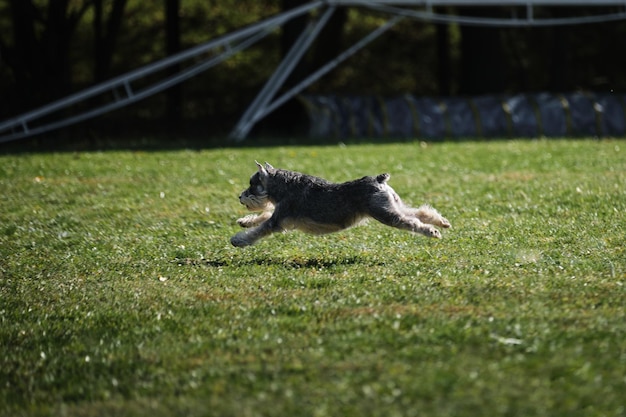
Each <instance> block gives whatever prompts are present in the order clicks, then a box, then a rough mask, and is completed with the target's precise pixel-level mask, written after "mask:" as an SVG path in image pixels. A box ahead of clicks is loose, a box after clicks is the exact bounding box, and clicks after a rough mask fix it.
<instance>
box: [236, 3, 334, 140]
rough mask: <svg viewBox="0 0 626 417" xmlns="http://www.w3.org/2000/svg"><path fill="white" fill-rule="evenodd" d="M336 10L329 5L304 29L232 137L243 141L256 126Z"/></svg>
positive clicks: (240, 121) (244, 115) (238, 124)
mask: <svg viewBox="0 0 626 417" xmlns="http://www.w3.org/2000/svg"><path fill="white" fill-rule="evenodd" d="M334 11H335V7H329V8H328V9H326V11H325V12H324V14H323V15H322V16H321V17H320V18H319V20H317V22H314V23H309V25H308V26H307V27H306V28H305V29H304V30H303V31H302V33H301V34H300V36H299V37H298V39H297V40H296V42H295V43H294V45H293V46H292V47H291V49H290V50H289V52H288V53H287V55H285V58H283V60H282V62H281V63H280V65H279V66H278V68H276V71H275V72H274V74H273V75H272V76H271V77H270V79H269V80H268V81H267V83H266V84H265V86H264V87H263V89H262V90H261V91H260V92H259V94H258V95H257V97H256V98H255V99H254V101H253V102H252V104H250V107H248V110H246V112H245V113H244V114H243V116H242V117H241V119H240V120H239V122H238V123H237V125H236V126H235V128H234V129H233V131H232V132H231V134H230V137H231V139H234V140H236V141H241V140H243V139H245V137H246V136H247V135H248V133H250V130H252V128H253V127H254V124H255V122H256V120H258V115H259V114H263V111H264V110H265V107H266V106H267V104H268V103H269V102H270V100H271V99H272V97H274V95H275V94H276V92H277V91H278V89H279V88H280V87H281V86H282V85H283V83H284V82H285V80H286V79H287V77H289V74H291V72H292V71H293V69H294V68H295V66H296V65H297V64H298V62H300V59H301V58H302V56H303V55H304V53H305V52H306V51H307V50H308V48H309V46H311V43H313V41H314V40H315V38H316V37H317V35H318V34H319V32H320V31H321V30H322V28H323V27H324V26H325V25H326V23H327V22H328V19H330V16H331V15H332V14H333V12H334Z"/></svg>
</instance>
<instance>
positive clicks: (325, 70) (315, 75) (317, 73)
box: [255, 16, 404, 121]
mask: <svg viewBox="0 0 626 417" xmlns="http://www.w3.org/2000/svg"><path fill="white" fill-rule="evenodd" d="M403 18H404V17H403V16H396V17H394V18H392V19H389V20H388V21H387V22H386V23H385V24H384V25H382V26H379V27H378V28H377V29H375V30H373V31H372V32H371V33H370V34H369V35H367V36H365V37H363V38H362V39H361V40H360V41H359V42H357V43H355V44H354V45H353V46H352V47H350V48H348V49H346V50H345V51H344V52H342V53H341V54H339V55H338V56H337V57H336V58H335V59H333V60H332V61H330V62H328V63H327V64H326V65H324V66H323V67H321V68H320V69H318V70H317V71H315V72H314V73H312V74H311V75H309V76H308V77H307V78H305V79H304V80H302V81H301V82H300V83H299V84H298V85H296V86H294V87H293V88H291V89H290V90H289V91H287V92H286V93H285V94H283V95H282V96H280V97H279V98H278V99H276V100H274V101H273V102H272V103H271V104H270V105H269V106H267V107H266V108H265V111H264V112H263V113H262V114H258V115H257V118H256V119H255V121H258V120H259V119H261V118H263V117H265V116H267V115H268V114H269V113H271V112H273V111H274V110H276V109H277V108H278V107H280V106H282V105H283V104H284V103H285V102H286V101H287V100H289V99H290V98H292V97H293V96H295V95H296V94H298V93H300V92H301V91H302V90H304V89H305V88H307V87H308V86H309V85H311V84H313V83H314V82H315V81H317V80H319V79H320V78H322V77H323V76H324V75H326V74H327V73H328V72H329V71H331V70H332V69H333V68H335V67H336V66H337V65H339V64H340V63H342V62H343V61H345V60H346V59H348V58H350V57H351V56H352V55H354V54H355V53H357V52H358V51H360V50H361V49H363V48H364V47H365V46H367V44H369V43H370V42H372V41H374V40H375V39H376V38H378V37H379V36H381V35H382V34H383V33H385V32H386V31H388V30H389V29H391V28H392V27H393V26H395V25H396V23H398V22H399V21H400V20H402V19H403Z"/></svg>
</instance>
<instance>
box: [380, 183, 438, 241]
mask: <svg viewBox="0 0 626 417" xmlns="http://www.w3.org/2000/svg"><path fill="white" fill-rule="evenodd" d="M368 211H369V212H368V214H369V215H370V216H371V217H373V218H374V219H376V220H378V221H379V222H381V223H383V224H386V225H387V226H391V227H395V228H397V229H402V230H408V231H410V232H414V233H420V234H422V235H424V236H428V237H434V238H437V239H440V238H441V232H440V231H439V230H437V229H436V228H435V227H434V226H433V225H431V224H426V223H422V222H421V221H420V219H419V218H418V217H417V216H414V215H411V213H409V212H407V210H406V207H404V205H403V204H402V202H401V201H400V199H399V197H398V196H397V194H395V193H385V194H378V195H377V196H376V197H375V198H374V200H372V202H371V204H370V206H369V210H368Z"/></svg>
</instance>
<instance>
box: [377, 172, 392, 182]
mask: <svg viewBox="0 0 626 417" xmlns="http://www.w3.org/2000/svg"><path fill="white" fill-rule="evenodd" d="M389 178H391V175H389V174H387V173H384V174H380V175H377V176H376V181H377V182H378V183H379V184H384V183H386V182H387V181H389Z"/></svg>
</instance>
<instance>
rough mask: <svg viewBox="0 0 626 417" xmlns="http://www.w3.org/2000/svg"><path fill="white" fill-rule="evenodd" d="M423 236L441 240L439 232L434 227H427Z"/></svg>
mask: <svg viewBox="0 0 626 417" xmlns="http://www.w3.org/2000/svg"><path fill="white" fill-rule="evenodd" d="M423 233H424V235H425V236H428V237H432V238H435V239H441V232H440V231H439V230H437V229H435V228H434V227H428V228H426V229H425V230H424V232H423Z"/></svg>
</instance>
